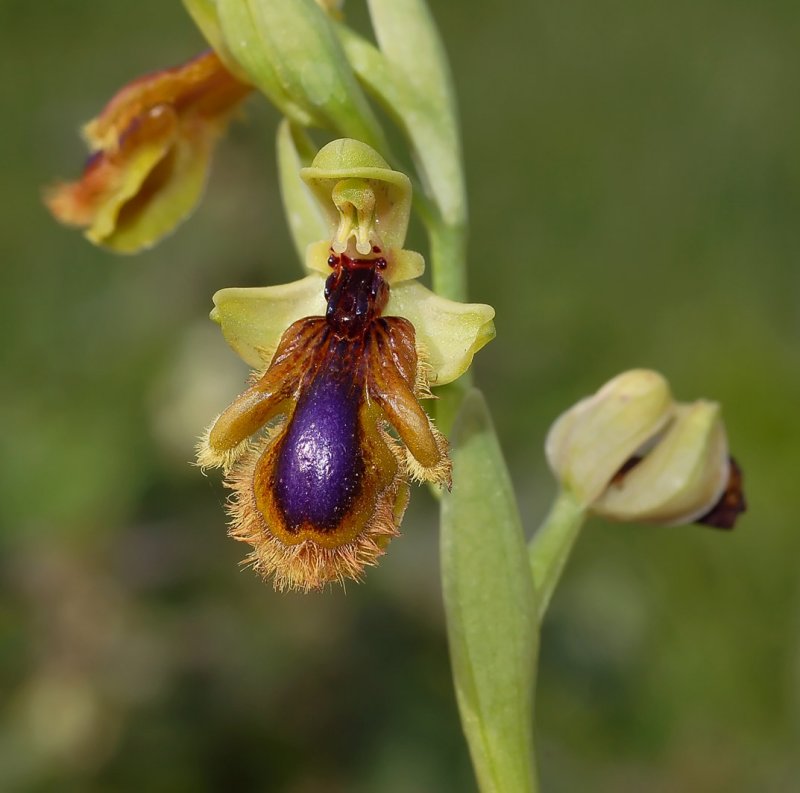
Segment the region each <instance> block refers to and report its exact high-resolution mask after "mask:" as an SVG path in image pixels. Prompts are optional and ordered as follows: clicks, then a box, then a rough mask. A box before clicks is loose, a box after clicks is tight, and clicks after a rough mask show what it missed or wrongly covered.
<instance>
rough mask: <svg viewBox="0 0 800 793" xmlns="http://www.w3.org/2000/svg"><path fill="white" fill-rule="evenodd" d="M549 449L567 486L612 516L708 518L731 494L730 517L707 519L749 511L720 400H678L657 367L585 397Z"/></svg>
mask: <svg viewBox="0 0 800 793" xmlns="http://www.w3.org/2000/svg"><path fill="white" fill-rule="evenodd" d="M546 451H547V458H548V462H549V463H550V467H551V468H552V470H553V472H554V473H555V474H556V476H557V477H558V478H559V480H560V481H561V483H562V485H563V486H564V487H565V488H567V489H568V490H570V491H571V492H572V493H573V494H574V495H575V496H576V497H577V498H578V499H579V500H580V501H581V503H583V504H584V505H585V506H586V507H587V508H589V509H590V510H591V511H592V512H594V513H596V514H598V515H602V516H603V517H606V518H608V519H610V520H617V521H624V522H638V523H650V524H655V525H667V526H671V525H681V524H686V523H692V522H696V521H697V522H703V519H704V518H705V517H706V516H707V515H708V514H709V513H712V512H714V511H715V510H717V511H718V509H717V508H718V506H719V503H720V501H721V500H722V499H725V502H726V507H727V508H726V513H725V519H724V520H721V519H720V517H719V516H716V517H715V519H714V520H713V521H709V520H707V521H705V522H707V523H709V525H715V526H718V527H721V528H731V527H732V526H733V523H734V521H735V519H736V517H737V516H738V514H739V513H740V512H742V511H744V509H745V505H744V499H743V496H742V493H741V483H740V479H739V476H738V468H735V467H734V465H733V463H732V461H731V458H730V457H729V455H728V441H727V437H726V435H725V427H724V424H723V422H722V418H721V415H720V407H719V405H718V404H717V403H715V402H708V401H705V400H699V401H697V402H694V403H692V404H683V403H677V402H675V401H674V400H673V399H672V397H671V395H670V392H669V386H668V385H667V383H666V381H665V380H664V378H663V377H662V376H661V375H659V374H658V373H656V372H651V371H647V370H633V371H630V372H626V373H624V374H622V375H619V376H618V377H616V378H614V379H613V380H611V381H610V382H609V383H607V384H606V385H605V386H603V388H601V389H600V391H598V392H597V393H596V394H595V395H594V396H591V397H589V398H587V399H584V400H582V401H581V402H579V403H578V404H577V405H575V406H574V407H573V408H571V409H570V410H568V411H567V412H566V413H564V414H563V415H562V416H561V417H560V418H559V419H558V420H557V421H556V422H555V424H554V425H553V427H552V429H551V430H550V433H549V435H548V438H547V444H546ZM734 474H735V475H734ZM734 491H735V492H734ZM714 514H715V515H716V514H717V513H716V512H714Z"/></svg>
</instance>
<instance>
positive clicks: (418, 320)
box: [384, 281, 495, 386]
mask: <svg viewBox="0 0 800 793" xmlns="http://www.w3.org/2000/svg"><path fill="white" fill-rule="evenodd" d="M384 313H385V314H387V315H399V316H402V317H406V318H407V319H409V320H410V321H411V323H412V324H413V325H414V329H415V330H416V333H417V343H418V344H419V346H420V347H421V349H422V351H423V353H424V355H425V359H426V362H427V364H428V365H429V366H430V380H431V383H430V384H431V385H432V386H440V385H445V384H446V383H450V382H452V381H453V380H455V379H456V378H458V377H460V376H461V375H462V374H464V372H466V371H467V369H468V368H469V365H470V364H471V363H472V358H473V356H474V355H475V353H476V352H477V351H478V350H480V349H481V347H483V346H484V345H485V344H487V343H488V342H490V341H491V340H492V339H493V338H494V337H495V329H494V322H493V321H492V320H493V319H494V309H493V308H492V307H491V306H487V305H485V304H484V303H457V302H456V301H454V300H448V299H447V298H444V297H439V295H436V294H434V293H433V292H431V290H430V289H427V288H426V287H424V286H423V285H422V284H420V283H417V282H416V281H406V282H403V283H401V284H398V285H397V286H395V287H393V288H392V291H391V295H390V297H389V303H388V305H387V306H386V310H385V312H384Z"/></svg>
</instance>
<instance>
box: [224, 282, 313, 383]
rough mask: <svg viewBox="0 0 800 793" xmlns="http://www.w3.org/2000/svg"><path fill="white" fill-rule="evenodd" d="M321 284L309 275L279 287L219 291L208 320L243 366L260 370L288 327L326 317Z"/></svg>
mask: <svg viewBox="0 0 800 793" xmlns="http://www.w3.org/2000/svg"><path fill="white" fill-rule="evenodd" d="M324 283H325V282H324V279H323V278H321V277H320V276H319V275H309V276H307V277H306V278H303V279H302V280H300V281H292V283H290V284H283V285H281V286H264V287H259V288H238V287H233V288H229V289H220V291H219V292H217V293H216V294H215V295H214V309H213V311H212V312H211V319H212V320H214V322H216V323H217V324H218V325H219V326H220V327H221V328H222V335H223V336H224V337H225V341H227V342H228V344H230V346H231V347H232V348H233V349H234V351H235V352H236V353H237V354H238V355H239V357H241V358H242V360H243V361H245V363H247V364H249V365H250V366H252V367H253V368H254V369H263V368H265V367H266V366H267V365H268V364H269V362H270V360H271V359H272V355H273V353H274V352H275V348H276V347H277V346H278V341H279V340H280V338H281V335H282V334H283V332H284V331H285V330H286V328H288V327H289V325H291V324H292V323H293V322H296V321H297V320H298V319H302V318H303V317H311V316H323V315H324V314H325V297H324V295H323V287H324Z"/></svg>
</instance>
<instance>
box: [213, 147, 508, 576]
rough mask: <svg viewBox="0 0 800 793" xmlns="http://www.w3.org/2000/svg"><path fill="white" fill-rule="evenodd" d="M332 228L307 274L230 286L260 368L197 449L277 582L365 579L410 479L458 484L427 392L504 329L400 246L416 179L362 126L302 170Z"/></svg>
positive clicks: (223, 318) (236, 340)
mask: <svg viewBox="0 0 800 793" xmlns="http://www.w3.org/2000/svg"><path fill="white" fill-rule="evenodd" d="M301 175H302V177H303V180H304V181H305V183H306V184H307V185H308V186H309V188H310V190H311V192H312V194H313V195H314V196H315V198H316V199H317V201H318V202H319V203H320V206H321V208H322V210H323V212H324V213H325V215H326V216H327V218H328V220H329V223H330V228H331V236H330V239H328V240H325V241H323V242H319V243H313V244H311V245H310V246H309V248H308V252H307V257H306V264H307V268H308V269H309V270H310V273H309V275H308V276H306V277H305V278H303V279H302V280H300V281H297V282H295V283H292V284H288V285H286V286H274V287H264V288H255V289H236V288H234V289H223V290H221V291H220V292H218V293H217V294H216V295H215V296H214V304H215V308H214V310H213V312H212V318H213V319H214V320H215V321H216V322H218V323H219V324H220V326H221V328H222V332H223V334H224V336H225V338H226V339H227V341H228V342H229V343H230V345H231V346H232V347H233V348H234V350H236V352H237V353H239V355H240V356H241V357H242V358H243V359H244V360H245V361H246V362H247V363H249V364H250V365H251V366H253V367H254V368H256V369H261V370H265V371H263V374H261V375H260V376H258V377H257V379H256V380H255V381H254V382H253V384H252V385H251V386H250V387H249V388H248V389H247V390H246V391H244V392H243V393H242V394H241V395H240V396H239V397H237V399H236V400H235V401H234V402H233V403H232V404H231V405H230V406H229V407H228V408H227V409H226V410H225V411H223V413H222V414H221V415H220V416H219V417H218V418H217V419H216V420H215V421H214V423H213V424H212V425H211V427H210V428H209V430H208V431H207V433H206V435H205V436H204V438H203V439H202V440H201V442H200V446H199V451H198V463H199V464H200V465H201V466H202V467H211V466H217V467H221V468H223V469H224V471H225V472H226V475H227V480H226V482H227V485H228V487H230V488H231V489H232V491H233V495H232V499H231V501H230V514H231V518H232V523H231V535H232V536H233V537H234V538H235V539H237V540H241V541H244V542H246V543H249V544H250V545H251V546H252V547H253V551H252V553H251V555H250V557H249V561H250V562H251V563H252V564H253V566H254V567H255V568H256V569H257V570H258V571H259V572H260V573H261V574H262V575H264V576H265V577H272V578H273V581H274V584H275V586H276V588H278V589H301V590H304V591H308V590H310V589H319V588H321V587H323V586H324V585H325V584H326V583H328V582H330V581H337V580H338V581H342V580H344V579H346V578H355V579H358V578H359V577H360V576H361V574H362V572H363V570H364V567H365V566H367V565H371V564H374V563H375V562H376V561H377V559H378V557H379V556H381V554H382V553H383V552H384V549H385V547H386V545H387V544H388V542H389V541H390V540H391V539H392V537H395V536H397V534H398V527H399V525H400V521H401V519H402V516H403V512H404V510H405V507H406V504H407V502H408V492H409V488H408V483H409V482H410V481H412V480H416V481H428V482H432V483H434V484H436V485H439V486H445V487H448V486H449V483H450V469H451V466H450V460H449V457H448V449H447V441H446V439H445V438H444V436H443V435H442V433H441V432H439V430H438V429H437V428H436V426H435V425H434V424H433V422H432V421H431V419H430V418H429V417H428V415H427V414H426V412H425V411H424V410H423V408H422V407H421V405H420V400H421V399H425V398H429V397H430V396H431V392H430V386H431V385H443V384H445V383H448V382H451V381H452V380H454V379H456V378H457V377H459V376H460V375H461V374H462V373H463V372H464V371H466V369H467V368H468V367H469V365H470V363H471V360H472V357H473V355H474V354H475V352H476V351H477V350H479V349H480V348H481V347H482V346H483V345H484V344H486V343H487V342H488V341H490V340H491V338H493V336H494V326H493V322H492V319H493V317H494V310H493V309H492V308H491V307H490V306H487V305H483V304H462V303H456V302H454V301H450V300H446V299H444V298H442V297H438V296H436V295H434V294H433V293H432V292H430V291H429V290H427V289H426V288H425V287H424V286H422V285H421V284H419V283H417V282H416V281H415V280H414V279H415V278H416V277H417V276H419V275H421V274H422V271H423V268H424V261H423V259H422V257H421V256H420V255H419V254H418V253H415V252H412V251H407V250H405V249H404V248H403V247H402V245H403V242H404V239H405V234H406V228H407V225H408V218H409V212H410V196H411V186H410V182H409V180H408V178H407V177H406V176H405V175H404V174H402V173H400V172H398V171H394V170H392V169H391V168H390V167H389V166H388V165H387V164H386V162H385V161H384V160H383V159H382V158H381V157H380V155H378V154H377V152H375V151H374V150H373V149H371V148H370V147H369V146H367V145H366V144H364V143H360V142H359V141H356V140H352V139H341V140H336V141H333V142H332V143H329V144H328V145H327V146H325V147H323V148H322V149H321V150H320V151H319V153H318V154H317V156H316V158H315V159H314V162H313V163H312V166H311V167H309V168H305V169H303V171H302V172H301Z"/></svg>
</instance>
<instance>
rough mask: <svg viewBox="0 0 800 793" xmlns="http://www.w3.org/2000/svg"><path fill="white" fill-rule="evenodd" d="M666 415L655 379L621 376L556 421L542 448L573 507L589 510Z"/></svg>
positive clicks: (665, 391) (669, 407) (660, 383)
mask: <svg viewBox="0 0 800 793" xmlns="http://www.w3.org/2000/svg"><path fill="white" fill-rule="evenodd" d="M672 411H673V401H672V394H671V393H670V390H669V385H668V384H667V381H666V380H665V379H664V378H663V377H662V376H661V375H660V374H658V373H657V372H652V371H649V370H647V369H634V370H632V371H629V372H625V373H623V374H621V375H619V376H617V377H615V378H614V379H613V380H610V381H609V382H608V383H606V384H605V385H604V386H603V387H602V388H601V389H600V390H599V391H598V392H597V393H596V394H595V395H594V396H591V397H588V398H586V399H583V400H581V401H580V402H578V404H577V405H575V406H574V407H572V408H570V409H569V410H568V411H567V412H566V413H564V414H562V415H561V416H560V417H559V418H558V419H557V420H556V422H555V423H554V424H553V426H552V428H551V429H550V432H549V434H548V436H547V441H546V443H545V452H546V454H547V460H548V462H549V463H550V468H551V469H552V470H553V472H554V473H555V474H556V476H557V477H558V478H559V480H560V481H561V483H562V484H563V485H564V486H565V487H566V488H567V489H569V490H570V491H571V492H572V494H573V495H574V496H575V497H576V498H577V500H578V501H579V502H581V503H582V504H584V505H589V504H591V503H592V502H593V501H595V500H596V499H597V498H598V497H599V496H600V494H601V493H602V492H603V491H604V490H605V489H606V487H607V486H608V483H609V482H610V481H611V479H612V477H613V476H614V475H615V474H616V473H617V472H618V471H619V469H620V468H621V467H622V466H623V465H624V464H625V463H626V462H627V461H628V460H629V459H630V458H631V457H633V456H634V455H635V454H636V453H637V451H638V450H639V449H640V448H641V447H642V446H643V445H644V444H645V443H646V442H647V441H648V440H649V439H650V438H652V437H653V436H655V435H656V434H657V433H658V432H660V431H661V430H662V429H663V428H664V426H665V424H666V423H667V422H668V421H669V420H670V418H671V417H672Z"/></svg>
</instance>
